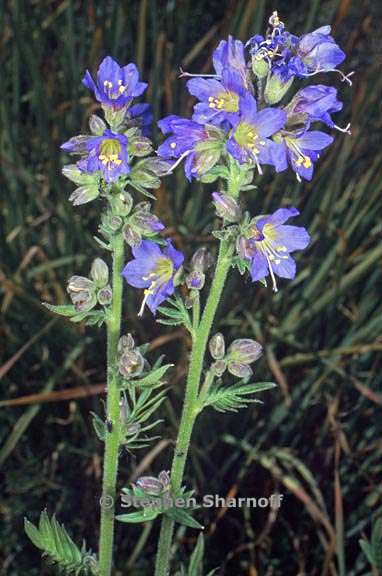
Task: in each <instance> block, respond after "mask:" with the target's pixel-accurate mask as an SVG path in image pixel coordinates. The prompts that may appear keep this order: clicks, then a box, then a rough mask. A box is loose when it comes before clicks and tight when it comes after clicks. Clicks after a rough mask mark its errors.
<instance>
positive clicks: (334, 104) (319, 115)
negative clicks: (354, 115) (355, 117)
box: [285, 84, 342, 128]
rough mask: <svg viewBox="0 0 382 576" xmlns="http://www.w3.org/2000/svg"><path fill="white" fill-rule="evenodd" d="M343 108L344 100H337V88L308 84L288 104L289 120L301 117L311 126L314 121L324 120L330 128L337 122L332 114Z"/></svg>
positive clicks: (307, 125)
mask: <svg viewBox="0 0 382 576" xmlns="http://www.w3.org/2000/svg"><path fill="white" fill-rule="evenodd" d="M341 109H342V102H340V100H337V90H336V89H335V88H333V87H332V86H323V85H322V84H317V85H315V86H307V87H306V88H302V89H301V90H299V91H298V92H297V94H296V95H295V96H294V97H293V98H292V100H291V102H290V103H289V104H288V105H287V106H286V108H285V111H286V112H287V114H288V120H292V122H293V119H294V118H298V117H301V116H302V118H303V120H304V122H305V125H306V127H307V128H309V126H310V124H311V123H312V122H323V123H324V124H326V125H327V126H330V128H334V127H335V124H334V122H333V120H332V118H331V114H334V113H335V112H339V110H341Z"/></svg>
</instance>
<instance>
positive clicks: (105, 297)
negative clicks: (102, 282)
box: [97, 285, 113, 306]
mask: <svg viewBox="0 0 382 576" xmlns="http://www.w3.org/2000/svg"><path fill="white" fill-rule="evenodd" d="M97 299H98V302H99V303H100V304H101V306H107V305H108V304H111V301H112V299H113V291H112V289H111V286H110V285H108V286H105V287H104V288H101V290H99V291H98V294H97Z"/></svg>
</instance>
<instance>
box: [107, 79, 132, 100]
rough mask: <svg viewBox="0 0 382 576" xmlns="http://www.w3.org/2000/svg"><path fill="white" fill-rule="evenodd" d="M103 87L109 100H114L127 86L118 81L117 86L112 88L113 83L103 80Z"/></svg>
mask: <svg viewBox="0 0 382 576" xmlns="http://www.w3.org/2000/svg"><path fill="white" fill-rule="evenodd" d="M103 87H104V89H105V91H106V93H107V95H108V97H109V98H111V99H113V100H116V99H117V98H119V97H120V96H121V95H122V94H123V93H124V92H125V90H126V89H127V86H124V85H123V84H122V80H118V84H117V86H115V87H114V84H113V82H110V80H104V83H103Z"/></svg>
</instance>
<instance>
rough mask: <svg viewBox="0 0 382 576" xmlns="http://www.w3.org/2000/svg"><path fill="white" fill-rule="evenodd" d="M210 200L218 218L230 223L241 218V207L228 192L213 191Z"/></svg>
mask: <svg viewBox="0 0 382 576" xmlns="http://www.w3.org/2000/svg"><path fill="white" fill-rule="evenodd" d="M212 202H213V204H214V206H215V208H216V214H217V215H218V216H219V218H222V219H223V220H225V221H226V222H231V223H236V222H239V221H240V220H241V217H242V211H241V208H240V206H239V204H238V202H237V201H236V200H235V199H234V198H232V196H228V194H224V193H223V192H213V193H212Z"/></svg>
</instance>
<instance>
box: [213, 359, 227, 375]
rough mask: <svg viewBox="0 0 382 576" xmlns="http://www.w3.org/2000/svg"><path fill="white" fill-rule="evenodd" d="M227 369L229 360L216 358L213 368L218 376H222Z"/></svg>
mask: <svg viewBox="0 0 382 576" xmlns="http://www.w3.org/2000/svg"><path fill="white" fill-rule="evenodd" d="M226 369H227V362H226V361H225V360H216V362H214V363H213V364H211V370H212V371H213V373H214V374H215V375H216V376H217V377H218V378H221V376H223V374H224V372H225V371H226Z"/></svg>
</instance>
